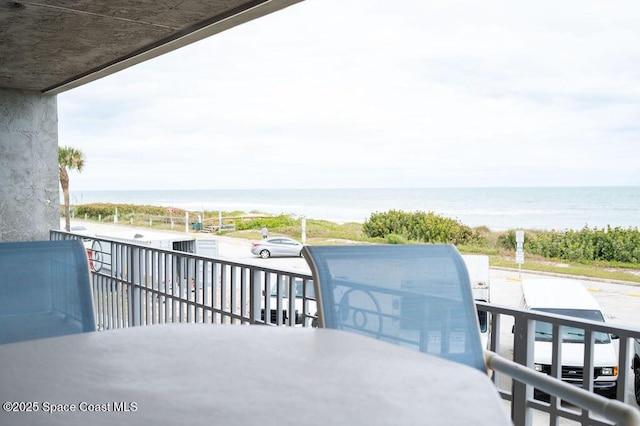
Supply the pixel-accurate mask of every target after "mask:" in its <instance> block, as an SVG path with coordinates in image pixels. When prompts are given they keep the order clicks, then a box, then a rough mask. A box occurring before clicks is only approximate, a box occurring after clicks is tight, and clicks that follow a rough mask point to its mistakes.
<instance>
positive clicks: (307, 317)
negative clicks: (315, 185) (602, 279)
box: [50, 230, 640, 426]
mask: <svg viewBox="0 0 640 426" xmlns="http://www.w3.org/2000/svg"><path fill="white" fill-rule="evenodd" d="M50 238H51V239H52V240H53V239H56V240H57V239H70V238H83V239H84V240H85V245H86V246H87V254H88V256H89V259H90V268H91V275H92V285H93V293H94V300H95V308H96V323H97V325H98V327H99V329H101V330H105V329H115V328H125V327H132V326H139V325H148V324H159V323H170V322H194V323H218V324H227V323H228V324H233V323H240V324H263V325H285V326H301V327H312V326H315V325H316V321H317V310H316V302H315V297H314V294H313V277H312V276H311V275H307V274H300V273H299V272H289V271H282V270H276V269H269V268H263V267H259V266H255V265H247V264H242V263H238V262H232V261H225V260H222V259H219V258H213V257H206V256H200V255H197V254H193V253H189V252H186V251H178V250H169V249H162V248H157V247H150V246H147V245H144V244H135V243H132V242H123V241H114V240H111V239H105V238H95V237H91V238H87V237H86V236H83V235H77V234H72V233H67V232H64V231H55V230H52V231H51V232H50ZM96 241H97V242H98V243H99V244H95V242H96ZM92 247H93V249H92ZM96 247H98V248H99V250H95V248H96ZM178 248H179V249H183V250H186V249H189V248H190V246H188V245H182V246H179V247H178ZM290 296H294V297H290ZM476 305H477V307H478V310H479V311H485V312H487V313H488V314H489V317H490V339H489V347H488V348H487V349H488V351H487V365H488V366H489V368H491V369H493V370H495V371H494V374H493V376H492V380H493V381H494V383H495V384H496V387H497V389H498V392H499V394H500V396H501V397H502V398H503V399H504V400H506V401H509V403H510V406H511V418H512V421H513V422H514V424H515V425H527V426H528V425H531V424H533V421H532V415H533V413H534V412H535V411H538V412H543V413H546V414H547V415H548V418H549V423H548V424H552V425H553V424H558V420H559V419H561V418H564V419H569V420H573V421H575V422H578V423H581V424H590V425H611V424H615V423H614V422H617V420H607V419H618V418H622V419H623V420H621V423H620V424H637V423H635V422H636V421H638V420H637V419H639V418H640V417H633V416H632V418H631V420H630V422H628V423H627V422H625V421H624V416H625V415H628V413H629V411H628V410H626V409H628V408H631V409H632V410H633V408H632V407H630V406H629V405H626V404H627V403H628V402H629V401H628V397H627V392H626V389H627V386H628V384H629V383H630V382H629V378H630V371H631V363H630V352H631V348H632V339H634V338H640V329H633V328H629V327H624V326H615V325H611V324H605V323H600V322H594V321H588V320H579V319H576V318H572V317H564V316H560V315H554V314H546V313H542V312H536V311H527V310H521V309H516V308H510V307H504V306H497V305H492V304H490V303H485V302H476ZM535 321H544V322H548V323H551V324H553V330H554V335H555V336H559V335H560V330H561V327H565V326H571V327H577V328H581V329H584V330H585V342H587V344H585V359H584V361H585V362H584V365H585V366H586V368H585V369H584V372H585V373H584V383H585V389H586V392H588V393H589V394H592V392H591V391H592V390H593V383H592V380H593V378H594V377H593V352H594V340H595V339H594V333H596V332H604V333H608V334H613V335H616V336H618V337H619V356H618V363H619V364H618V365H619V370H618V371H619V373H618V377H617V381H618V388H617V393H616V398H615V399H617V400H618V403H616V404H613V405H607V404H604V405H603V403H602V402H603V399H602V398H596V399H595V400H594V401H595V402H596V403H595V404H594V405H591V406H590V405H588V404H587V405H580V406H581V407H585V408H578V407H577V406H574V405H572V404H567V401H571V399H568V398H566V395H565V394H564V393H562V392H563V391H562V390H560V393H552V394H551V396H550V399H549V402H546V401H541V400H537V399H535V398H534V397H533V387H534V386H536V383H537V382H536V381H535V380H534V381H533V382H532V381H531V380H530V378H531V374H534V375H539V376H540V377H545V378H551V380H552V381H553V382H555V383H552V384H551V387H552V388H554V386H557V385H558V384H559V386H560V388H564V389H565V390H566V386H564V385H566V383H565V382H562V381H561V380H560V378H561V369H560V368H558V367H557V360H559V359H560V351H561V347H562V345H561V344H560V339H559V338H555V340H554V343H553V359H554V360H556V364H555V365H554V367H552V371H551V375H545V374H544V373H538V372H536V371H534V370H533V345H534V334H535V332H534V326H535ZM507 329H512V330H513V333H511V332H510V331H509V332H507V331H505V330H507ZM501 335H511V336H513V337H512V339H509V340H507V341H502V339H501ZM511 351H513V355H511ZM495 354H498V356H496V355H495ZM511 359H512V360H513V361H511ZM522 366H525V367H526V370H522V369H521V368H519V367H522ZM523 371H524V373H523ZM533 377H534V379H535V377H536V376H533ZM554 377H555V379H554ZM541 380H542V381H544V379H541ZM571 387H572V388H574V387H573V386H571ZM540 389H542V390H544V389H546V385H545V384H542V385H541V386H540ZM554 389H555V388H554ZM556 390H557V389H556ZM592 395H593V394H592ZM594 396H596V395H594ZM583 397H584V393H581V392H578V396H577V398H578V400H573V403H574V404H575V403H577V402H576V401H579V402H584V401H583V400H582V399H580V398H583ZM589 399H590V397H587V400H589ZM587 402H589V401H587ZM611 402H615V401H613V400H611ZM598 404H600V405H598ZM621 405H623V409H622V411H621V413H622V414H620V413H615V415H614V416H609V415H607V414H609V412H610V410H611V406H613V407H614V408H613V410H614V411H616V410H618V409H619V408H620V406H621ZM603 416H605V417H606V418H604V417H603ZM616 416H618V417H616Z"/></svg>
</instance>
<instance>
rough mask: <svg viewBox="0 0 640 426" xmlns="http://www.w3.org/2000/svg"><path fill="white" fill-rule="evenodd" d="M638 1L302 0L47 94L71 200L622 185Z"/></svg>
mask: <svg viewBox="0 0 640 426" xmlns="http://www.w3.org/2000/svg"><path fill="white" fill-rule="evenodd" d="M638 22H640V2H637V1H636V0H621V1H615V2H605V1H592V0H581V1H573V0H566V1H565V0H563V1H562V2H557V1H550V0H542V1H535V2H518V1H515V2H514V1H506V0H504V1H503V0H486V1H483V2H477V1H473V0H468V1H456V0H453V1H446V2H445V1H424V0H403V1H401V2H395V1H389V0H387V1H378V0H348V1H345V0H306V1H303V2H301V3H298V4H295V5H293V6H291V7H289V8H287V9H284V10H282V11H279V12H276V13H274V14H271V15H268V16H265V17H262V18H259V19H257V20H254V21H250V22H248V23H246V24H243V25H241V26H238V27H235V28H233V29H230V30H228V31H225V32H223V33H220V34H217V35H214V36H212V37H209V38H207V39H205V40H202V41H199V42H196V43H194V44H192V45H189V46H186V47H183V48H181V49H179V50H177V51H174V52H172V53H169V54H165V55H163V56H161V57H159V58H155V59H152V60H149V61H147V62H144V63H142V64H138V65H136V66H133V67H131V68H129V69H127V70H124V71H121V72H119V73H116V74H114V75H112V76H109V77H105V78H103V79H100V80H97V81H95V82H92V83H88V84H86V85H84V86H81V87H79V88H75V89H72V90H70V91H67V92H64V93H62V94H59V95H58V120H59V141H58V143H59V145H60V146H63V145H65V146H71V147H74V148H77V149H80V150H81V151H82V152H83V153H84V155H85V167H84V170H83V171H82V173H77V172H72V173H71V175H70V176H71V183H70V187H71V189H72V190H74V191H78V190H85V191H86V190H128V189H132V190H140V189H240V188H243V189H261V188H378V187H496V186H497V187H519V186H609V185H611V186H637V185H640V43H639V42H638V41H639V40H640V25H638Z"/></svg>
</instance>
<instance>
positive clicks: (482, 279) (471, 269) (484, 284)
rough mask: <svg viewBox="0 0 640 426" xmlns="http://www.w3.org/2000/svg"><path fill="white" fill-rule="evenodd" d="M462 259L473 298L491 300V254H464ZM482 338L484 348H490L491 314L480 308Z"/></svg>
mask: <svg viewBox="0 0 640 426" xmlns="http://www.w3.org/2000/svg"><path fill="white" fill-rule="evenodd" d="M462 259H463V260H464V263H465V265H466V266H467V273H468V274H469V281H470V283H471V292H472V293H473V299H474V300H479V301H481V302H491V284H490V282H489V256H485V255H481V254H463V255H462ZM478 323H479V326H480V339H481V340H482V345H483V347H484V348H487V349H488V348H489V315H488V314H487V312H485V311H480V310H478Z"/></svg>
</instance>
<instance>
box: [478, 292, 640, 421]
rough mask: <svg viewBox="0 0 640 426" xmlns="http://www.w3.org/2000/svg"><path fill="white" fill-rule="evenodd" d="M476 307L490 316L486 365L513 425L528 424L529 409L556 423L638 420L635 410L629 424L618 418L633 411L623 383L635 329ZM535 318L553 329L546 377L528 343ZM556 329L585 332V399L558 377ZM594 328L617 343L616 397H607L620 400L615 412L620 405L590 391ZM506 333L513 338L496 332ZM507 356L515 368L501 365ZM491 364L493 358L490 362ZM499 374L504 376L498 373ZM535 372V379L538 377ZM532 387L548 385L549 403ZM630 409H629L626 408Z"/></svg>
mask: <svg viewBox="0 0 640 426" xmlns="http://www.w3.org/2000/svg"><path fill="white" fill-rule="evenodd" d="M476 306H477V307H478V309H479V310H481V311H485V312H487V313H488V314H489V316H490V329H491V334H490V339H489V348H488V351H487V358H488V364H489V365H488V367H489V368H493V369H494V370H495V374H494V375H493V381H494V383H495V384H496V387H497V388H498V392H499V393H500V396H501V397H502V398H503V399H504V400H506V401H509V402H510V403H511V418H512V420H513V422H514V424H516V425H531V424H533V423H532V413H533V411H534V410H536V411H539V412H543V413H546V414H547V415H548V417H549V424H557V422H558V420H559V419H561V418H564V419H569V420H573V421H575V422H578V423H580V424H585V425H587V424H588V425H611V424H634V425H635V424H640V411H638V412H637V413H636V414H635V417H632V420H631V421H632V422H630V423H626V422H624V421H623V419H624V418H625V416H627V415H628V413H629V412H631V413H633V412H634V410H635V409H634V408H632V407H630V406H629V405H627V404H628V403H629V401H628V396H627V387H628V384H629V383H630V381H629V379H630V375H631V367H632V363H631V356H630V354H631V349H632V347H633V339H639V338H640V329H637V328H636V329H634V328H630V327H625V326H617V325H612V324H607V323H602V322H596V321H589V320H581V319H576V318H574V317H567V316H563V315H555V314H548V313H544V312H540V311H531V310H522V309H516V308H510V307H505V306H498V305H492V304H490V303H486V302H476ZM536 321H543V322H546V323H550V324H552V327H553V339H552V354H551V356H552V360H554V362H553V364H552V366H551V374H549V375H547V374H544V373H540V372H537V371H534V357H533V355H534V354H533V347H534V341H535V322H536ZM561 327H575V328H579V329H583V330H584V342H585V344H584V359H583V369H582V370H583V376H582V385H583V387H584V389H585V391H586V392H587V393H588V394H589V395H591V396H590V397H586V398H585V394H584V393H583V392H575V391H576V390H577V389H579V387H576V386H574V385H569V384H568V383H567V382H565V381H562V380H561V378H562V368H559V362H558V360H559V359H561V351H562V341H561V338H560V337H558V336H561ZM509 329H510V330H511V331H509ZM597 332H602V333H606V334H609V335H613V336H615V338H616V340H618V341H619V347H618V349H619V350H618V374H617V389H616V394H615V399H613V398H612V400H611V402H613V401H614V400H617V401H618V402H619V403H623V404H622V405H623V406H624V407H623V408H624V409H622V410H620V408H621V405H620V404H609V405H607V404H606V403H605V401H606V400H605V399H604V398H599V397H598V395H596V394H594V393H593V380H594V378H595V377H594V376H595V374H594V371H596V369H595V367H594V356H593V355H594V352H595V348H594V346H595V344H596V343H595V333H597ZM505 334H511V336H512V339H511V340H509V341H507V342H503V341H501V336H504V335H505ZM511 350H512V351H513V355H512V356H511V355H510V354H509V352H510V351H511ZM495 354H499V357H495V356H494V355H495ZM498 358H501V359H498ZM509 359H512V360H513V364H515V366H514V365H506V363H505V362H504V361H505V360H506V361H509ZM491 362H494V365H493V366H492V365H491ZM518 366H522V367H526V370H522V369H519V368H518ZM501 374H504V375H505V376H506V377H501ZM538 376H539V378H537V377H538ZM549 378H551V379H556V380H555V381H551V382H550V381H549V380H546V379H549ZM534 386H537V388H538V389H539V390H543V391H544V390H545V388H547V386H551V388H552V389H553V392H549V401H548V402H547V401H545V400H542V399H536V398H535V397H534ZM572 391H573V393H572ZM567 392H568V393H569V394H567ZM593 397H596V398H593ZM568 401H572V404H568V403H567V402H568ZM580 407H583V408H580ZM629 408H631V410H628V409H629ZM636 411H637V410H636ZM611 412H613V415H611ZM605 416H606V419H605V418H604V417H605ZM607 419H618V421H620V423H612V421H611V420H607ZM634 422H635V423H634Z"/></svg>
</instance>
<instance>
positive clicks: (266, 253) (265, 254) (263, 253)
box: [260, 250, 271, 259]
mask: <svg viewBox="0 0 640 426" xmlns="http://www.w3.org/2000/svg"><path fill="white" fill-rule="evenodd" d="M269 256H271V253H269V250H262V251H260V257H261V258H263V259H267V258H268V257H269Z"/></svg>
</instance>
